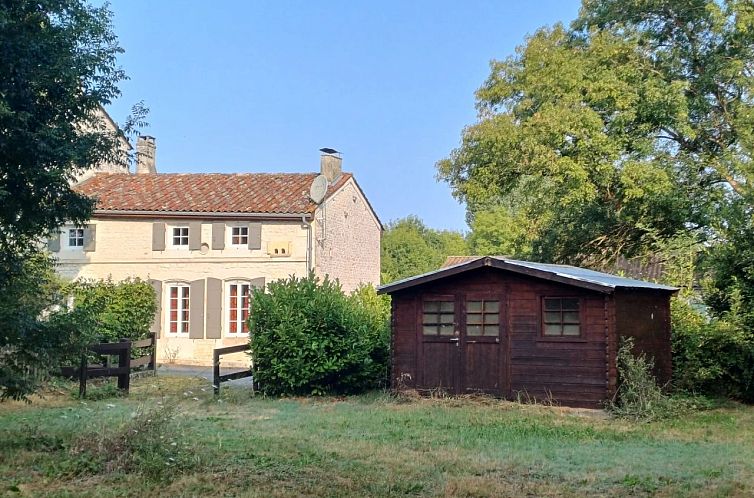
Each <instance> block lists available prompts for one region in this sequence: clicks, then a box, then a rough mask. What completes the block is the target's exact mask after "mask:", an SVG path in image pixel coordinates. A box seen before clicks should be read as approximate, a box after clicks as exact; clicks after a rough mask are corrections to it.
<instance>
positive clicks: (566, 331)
mask: <svg viewBox="0 0 754 498" xmlns="http://www.w3.org/2000/svg"><path fill="white" fill-rule="evenodd" d="M579 333H580V331H579V326H578V325H563V335H568V336H574V335H579Z"/></svg>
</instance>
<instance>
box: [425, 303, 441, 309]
mask: <svg viewBox="0 0 754 498" xmlns="http://www.w3.org/2000/svg"><path fill="white" fill-rule="evenodd" d="M439 309H440V303H439V301H424V311H438V310H439Z"/></svg>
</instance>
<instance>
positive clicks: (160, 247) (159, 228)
mask: <svg viewBox="0 0 754 498" xmlns="http://www.w3.org/2000/svg"><path fill="white" fill-rule="evenodd" d="M152 250H153V251H164V250H165V223H153V224H152Z"/></svg>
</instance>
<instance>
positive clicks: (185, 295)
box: [167, 284, 189, 335]
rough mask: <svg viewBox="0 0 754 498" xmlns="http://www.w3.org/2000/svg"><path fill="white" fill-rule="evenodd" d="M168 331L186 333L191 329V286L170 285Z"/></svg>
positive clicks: (179, 333)
mask: <svg viewBox="0 0 754 498" xmlns="http://www.w3.org/2000/svg"><path fill="white" fill-rule="evenodd" d="M167 328H168V332H169V333H171V334H178V335H182V334H183V335H185V334H188V331H189V286H188V285H184V284H172V285H169V286H168V327H167Z"/></svg>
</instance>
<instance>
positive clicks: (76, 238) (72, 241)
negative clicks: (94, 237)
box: [68, 228, 84, 247]
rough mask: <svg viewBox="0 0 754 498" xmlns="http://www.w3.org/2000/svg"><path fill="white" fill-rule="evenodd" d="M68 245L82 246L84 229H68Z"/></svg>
mask: <svg viewBox="0 0 754 498" xmlns="http://www.w3.org/2000/svg"><path fill="white" fill-rule="evenodd" d="M68 247H84V229H83V228H69V229H68Z"/></svg>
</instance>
